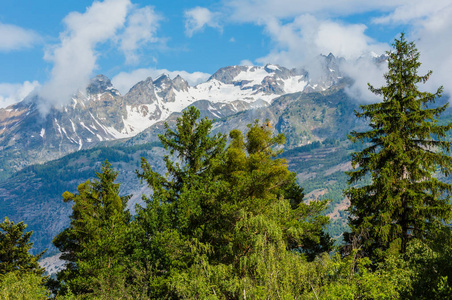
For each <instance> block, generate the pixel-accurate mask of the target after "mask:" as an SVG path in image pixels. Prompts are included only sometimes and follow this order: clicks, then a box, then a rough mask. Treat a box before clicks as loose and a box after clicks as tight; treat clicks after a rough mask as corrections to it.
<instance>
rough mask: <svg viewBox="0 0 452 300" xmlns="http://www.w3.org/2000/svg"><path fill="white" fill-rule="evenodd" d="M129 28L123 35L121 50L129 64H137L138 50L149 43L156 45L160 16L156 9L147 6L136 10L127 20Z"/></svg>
mask: <svg viewBox="0 0 452 300" xmlns="http://www.w3.org/2000/svg"><path fill="white" fill-rule="evenodd" d="M127 19H128V20H127V27H126V29H125V30H124V32H123V33H122V35H121V46H120V47H121V50H122V51H123V52H124V54H125V56H126V62H127V63H137V62H138V55H137V53H136V51H137V49H138V48H140V47H142V46H144V45H145V44H148V43H156V42H158V41H159V38H157V37H156V33H157V29H158V28H159V22H160V21H161V19H162V17H161V16H159V15H158V14H157V13H156V12H155V11H154V8H152V7H150V6H146V7H143V8H140V9H136V10H134V11H133V12H132V13H131V14H130V15H129V16H128V18H127Z"/></svg>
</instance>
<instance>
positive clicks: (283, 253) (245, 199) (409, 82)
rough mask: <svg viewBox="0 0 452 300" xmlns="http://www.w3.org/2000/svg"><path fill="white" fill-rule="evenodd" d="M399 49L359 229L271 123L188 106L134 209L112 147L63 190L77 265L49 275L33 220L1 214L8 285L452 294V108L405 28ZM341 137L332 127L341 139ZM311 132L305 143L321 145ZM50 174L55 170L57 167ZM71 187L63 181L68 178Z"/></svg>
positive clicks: (354, 211)
mask: <svg viewBox="0 0 452 300" xmlns="http://www.w3.org/2000/svg"><path fill="white" fill-rule="evenodd" d="M393 46H394V49H393V50H392V51H390V52H388V70H389V71H388V73H386V74H385V79H386V85H385V86H383V87H380V88H375V87H373V86H369V88H370V90H371V91H372V92H373V93H375V94H377V95H379V96H381V98H382V101H381V102H379V103H374V104H369V105H362V106H361V107H360V109H359V111H357V112H356V116H357V118H363V119H364V120H366V121H367V122H368V124H369V130H368V131H364V132H351V133H350V134H349V139H350V140H351V141H352V142H353V143H360V144H362V145H363V147H358V148H356V149H359V150H356V152H354V153H353V154H352V156H351V162H352V165H353V169H352V170H351V171H349V172H346V175H344V176H348V184H349V186H348V188H347V189H346V190H345V191H344V195H345V196H346V197H347V198H348V199H349V200H350V207H349V208H348V210H347V212H348V214H349V218H348V230H347V231H345V232H343V233H342V236H343V240H342V242H341V243H340V244H339V245H338V246H337V243H336V244H335V241H334V240H333V239H332V238H331V237H330V236H329V235H328V234H327V233H326V231H325V227H326V226H327V224H328V223H329V222H330V220H329V218H328V217H327V216H326V214H325V211H327V209H328V205H329V200H328V199H324V200H311V201H304V199H303V198H304V193H303V188H302V187H300V186H299V185H298V184H297V181H296V174H295V173H294V172H290V171H289V170H288V166H287V162H286V160H285V159H283V158H281V157H279V156H278V154H279V153H280V152H281V151H282V145H283V144H284V142H285V137H284V135H282V134H279V135H273V130H272V125H271V124H270V123H269V122H265V121H258V120H256V121H255V122H254V123H252V124H250V125H249V126H248V130H247V131H246V132H241V131H239V130H232V131H231V132H230V133H229V135H228V136H226V135H223V134H216V135H213V134H211V129H212V121H211V120H209V119H207V118H200V113H199V111H198V110H197V109H196V108H194V107H190V108H189V109H187V110H186V111H184V113H183V115H182V117H180V118H179V119H178V120H177V124H176V127H175V128H171V127H170V126H168V125H166V132H165V133H164V134H163V135H161V136H159V138H160V142H161V145H162V146H163V147H164V148H165V150H167V151H168V155H167V156H165V158H164V163H165V165H166V170H167V173H166V174H165V175H164V176H163V175H161V174H159V173H157V172H156V171H154V170H153V169H152V167H151V166H150V164H149V163H148V161H147V160H146V158H142V161H141V166H140V168H139V170H137V171H136V175H137V180H141V181H142V182H144V183H146V184H147V185H148V186H149V187H150V188H151V190H152V191H153V192H152V194H150V195H143V200H144V203H145V205H143V206H139V207H137V208H136V215H133V216H132V215H131V213H130V212H129V211H128V210H127V209H126V207H127V202H128V200H129V199H130V196H129V195H119V187H120V183H117V182H116V177H117V174H118V173H117V171H116V170H114V169H113V167H112V166H111V165H110V163H109V162H108V161H105V162H104V164H103V165H102V169H101V170H100V171H99V172H97V173H96V177H97V179H95V180H89V181H86V182H83V183H80V185H79V186H78V189H77V193H70V192H64V193H63V201H65V202H71V203H72V205H73V206H72V215H71V216H70V226H69V227H68V228H66V229H65V230H63V231H62V232H60V233H59V234H58V235H57V236H56V237H55V238H54V240H53V243H54V245H55V246H56V247H57V248H58V249H59V250H60V251H61V253H62V255H61V259H63V260H65V261H66V264H65V266H64V268H63V269H62V270H60V272H58V273H57V275H56V277H54V278H51V277H49V276H44V275H43V274H44V269H42V268H41V267H40V266H39V264H38V263H37V261H38V260H39V258H40V257H41V256H42V255H43V253H40V254H37V255H32V254H30V252H29V250H30V249H31V247H32V243H31V242H30V236H31V234H32V232H26V231H25V230H26V225H25V224H23V222H19V223H17V224H15V223H14V222H11V221H10V220H8V219H7V218H5V220H4V221H3V223H1V224H0V229H1V230H0V282H1V288H0V298H2V299H46V298H49V297H50V298H56V299H450V298H452V263H451V261H452V246H451V245H452V243H451V242H452V233H451V227H450V221H451V217H452V205H451V204H450V193H451V190H452V185H450V184H447V183H444V182H442V181H440V180H439V179H437V178H438V176H437V175H438V174H443V175H445V176H448V175H449V174H451V172H452V158H451V157H450V156H449V154H450V150H451V147H452V142H449V141H447V139H446V134H447V132H448V131H449V130H450V129H451V128H452V123H449V124H438V122H437V120H438V117H439V115H440V114H441V113H442V112H444V110H445V109H446V108H447V104H446V105H444V106H439V107H434V108H431V107H429V106H428V105H429V104H431V103H433V102H434V101H435V100H436V99H437V98H439V97H440V96H441V92H442V88H439V89H438V90H437V92H436V93H428V92H421V91H419V90H418V84H419V83H425V82H426V81H427V80H428V77H429V76H430V74H431V72H429V73H427V74H426V75H424V76H420V75H418V68H419V67H420V62H419V52H418V51H417V49H416V47H415V45H414V43H412V42H408V41H407V40H406V39H405V37H404V35H403V34H402V35H401V37H400V38H399V39H396V40H395V42H394V44H393ZM333 142H334V141H333ZM319 146H320V143H313V144H311V145H308V146H305V148H303V151H304V150H306V151H308V150H310V149H314V148H318V147H319ZM50 175H51V174H49V176H50ZM62 192H63V191H62Z"/></svg>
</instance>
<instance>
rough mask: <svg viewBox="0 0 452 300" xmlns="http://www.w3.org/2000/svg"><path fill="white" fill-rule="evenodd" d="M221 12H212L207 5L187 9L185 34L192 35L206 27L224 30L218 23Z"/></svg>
mask: <svg viewBox="0 0 452 300" xmlns="http://www.w3.org/2000/svg"><path fill="white" fill-rule="evenodd" d="M218 18H219V14H218V13H214V12H211V11H210V10H209V9H207V8H205V7H199V6H198V7H195V8H192V9H190V10H186V11H185V34H186V35H187V36H188V37H192V36H193V34H194V33H195V32H198V31H202V30H203V29H204V27H206V26H207V27H212V28H216V29H218V30H220V31H221V30H222V27H221V26H220V24H219V23H218Z"/></svg>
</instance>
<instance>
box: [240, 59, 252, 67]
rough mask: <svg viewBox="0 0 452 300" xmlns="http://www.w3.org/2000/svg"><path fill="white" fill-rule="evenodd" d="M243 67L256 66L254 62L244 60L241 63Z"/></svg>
mask: <svg viewBox="0 0 452 300" xmlns="http://www.w3.org/2000/svg"><path fill="white" fill-rule="evenodd" d="M239 65H241V66H254V64H253V62H252V61H251V60H249V59H244V60H242V61H240V64H239Z"/></svg>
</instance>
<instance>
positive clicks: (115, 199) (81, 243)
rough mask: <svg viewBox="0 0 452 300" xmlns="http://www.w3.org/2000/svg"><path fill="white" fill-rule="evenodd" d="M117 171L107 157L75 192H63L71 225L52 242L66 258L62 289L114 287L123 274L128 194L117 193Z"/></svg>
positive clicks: (90, 290)
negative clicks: (70, 212)
mask: <svg viewBox="0 0 452 300" xmlns="http://www.w3.org/2000/svg"><path fill="white" fill-rule="evenodd" d="M117 174H118V173H117V172H116V171H114V170H113V168H112V166H111V165H110V164H109V163H108V161H106V162H105V163H104V164H103V165H102V172H101V173H98V172H96V176H97V178H98V179H96V180H94V181H89V180H88V181H87V182H85V183H82V184H80V185H79V186H78V188H77V189H78V194H72V193H69V192H65V193H64V194H63V198H64V201H65V202H67V201H72V202H74V205H73V206H72V215H71V225H70V227H69V228H67V229H65V230H64V231H62V232H61V233H60V234H58V235H57V236H56V237H55V239H54V241H53V243H54V245H55V246H56V247H58V249H59V250H60V251H61V252H62V255H61V258H62V259H64V260H66V261H67V264H66V267H65V269H64V270H62V271H60V272H59V273H58V279H59V280H60V282H61V283H62V284H63V290H62V292H64V291H65V290H67V288H69V289H70V290H71V291H72V292H73V293H75V294H84V293H93V292H96V290H99V289H100V286H102V289H103V290H105V289H106V286H108V287H109V288H110V289H112V290H113V289H114V288H115V285H117V284H118V282H119V281H121V280H122V277H121V276H125V273H124V272H123V271H124V270H125V264H126V260H125V253H126V251H127V245H128V240H129V237H128V232H129V227H128V224H129V222H130V213H129V211H128V210H127V209H126V207H127V201H128V200H129V198H130V196H123V197H121V196H119V184H118V183H114V181H115V179H116V177H117Z"/></svg>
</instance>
